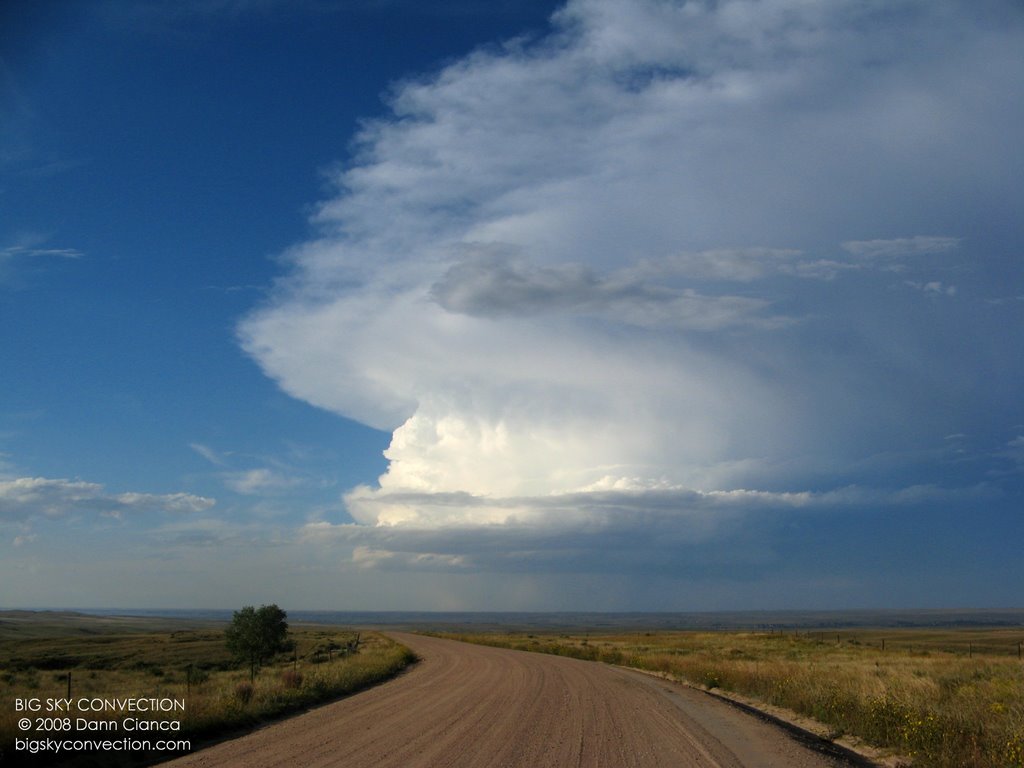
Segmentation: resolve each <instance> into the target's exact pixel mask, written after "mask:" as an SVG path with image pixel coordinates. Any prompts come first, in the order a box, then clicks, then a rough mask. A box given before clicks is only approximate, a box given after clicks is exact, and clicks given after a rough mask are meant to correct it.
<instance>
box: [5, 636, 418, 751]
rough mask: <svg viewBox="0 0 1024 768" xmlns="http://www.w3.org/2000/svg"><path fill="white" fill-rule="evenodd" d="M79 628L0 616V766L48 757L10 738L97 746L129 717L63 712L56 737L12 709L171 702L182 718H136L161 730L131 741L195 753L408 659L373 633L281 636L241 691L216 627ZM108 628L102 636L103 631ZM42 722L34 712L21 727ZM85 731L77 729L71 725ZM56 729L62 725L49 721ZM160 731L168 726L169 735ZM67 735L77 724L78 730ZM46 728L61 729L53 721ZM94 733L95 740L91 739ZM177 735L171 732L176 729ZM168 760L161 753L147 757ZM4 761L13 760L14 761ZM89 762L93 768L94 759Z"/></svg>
mask: <svg viewBox="0 0 1024 768" xmlns="http://www.w3.org/2000/svg"><path fill="white" fill-rule="evenodd" d="M91 621H92V619H91V618H87V619H84V620H83V621H82V622H78V621H76V620H75V618H74V617H71V618H67V617H61V618H60V619H59V620H55V621H50V622H49V626H47V621H46V619H45V618H44V619H43V620H41V621H36V622H31V621H29V622H27V623H22V625H19V626H15V624H17V622H4V621H3V618H2V617H0V755H3V756H5V758H6V759H4V758H0V762H2V763H3V764H4V765H13V764H18V762H19V761H20V762H21V763H23V764H26V765H42V764H47V765H51V764H55V762H56V761H54V760H53V757H52V755H51V756H49V758H50V759H49V760H47V759H46V758H45V756H37V757H36V758H32V757H28V756H26V755H25V754H24V753H17V752H15V751H14V749H13V747H14V741H15V739H16V738H21V739H31V738H45V737H46V736H50V737H55V736H56V737H60V738H69V739H82V738H94V739H95V738H99V739H109V738H118V737H123V736H125V735H128V734H126V733H125V732H124V728H123V725H124V719H125V718H126V717H131V716H132V713H125V712H113V713H112V712H85V713H83V712H80V711H77V708H76V711H74V712H73V713H71V717H70V724H71V726H72V727H71V729H70V730H68V731H67V732H65V731H63V730H59V731H57V732H54V731H52V730H51V731H50V732H49V733H45V734H44V733H36V732H35V731H34V729H32V730H28V731H25V730H22V729H20V728H19V725H18V721H19V720H20V719H22V718H24V717H25V716H26V714H27V713H25V712H17V711H16V710H15V706H14V702H15V700H16V699H32V698H34V699H39V700H41V701H44V702H45V701H46V699H48V698H67V696H68V675H69V674H70V676H71V682H70V685H71V698H72V699H73V700H75V701H78V700H80V699H82V698H85V699H87V700H93V699H100V700H111V699H132V698H138V699H141V698H156V699H169V700H173V701H181V702H183V704H184V711H183V712H182V711H177V712H175V711H171V712H165V713H159V712H157V713H146V714H145V715H142V716H140V715H138V714H137V713H135V714H134V716H135V717H137V718H139V719H145V720H147V721H149V720H158V721H168V726H167V727H169V728H175V730H170V731H160V732H148V733H138V732H136V733H133V734H130V735H131V736H133V737H137V738H152V739H158V738H174V739H188V740H191V742H192V745H193V749H194V748H195V747H196V746H198V745H200V744H201V743H206V742H209V741H213V740H216V739H218V738H223V737H224V736H225V735H229V734H232V733H235V732H238V731H240V730H244V729H247V728H250V727H253V726H255V725H257V724H260V723H263V722H267V721H270V720H273V719H277V718H280V717H282V716H285V715H287V714H290V713H292V712H295V711H298V710H301V709H305V708H307V707H310V706H313V705H316V704H320V703H324V702H327V701H330V700H333V699H337V698H340V697H342V696H345V695H348V694H351V693H355V692H357V691H359V690H362V689H365V688H368V687H370V686H372V685H375V684H377V683H379V682H383V681H384V680H387V679H389V678H391V677H393V676H395V675H396V674H398V673H399V672H400V671H401V670H403V669H404V668H405V667H407V666H408V665H409V664H410V663H412V662H413V661H415V655H414V654H413V653H412V652H411V651H410V650H409V649H407V648H405V647H404V646H401V645H399V644H397V643H395V642H393V641H392V640H390V639H388V638H386V637H384V636H383V635H380V634H377V633H372V632H371V633H366V632H363V633H360V634H359V635H358V637H359V642H358V646H357V647H356V649H355V650H352V651H349V650H348V649H349V648H350V647H351V646H352V645H353V640H355V638H356V633H355V632H353V631H351V630H348V629H345V628H338V627H322V626H306V627H298V628H294V627H293V629H292V631H291V632H290V637H291V638H292V639H293V640H294V642H295V650H294V651H292V652H289V653H286V654H281V655H279V656H278V657H277V658H275V659H274V660H273V661H272V662H270V663H269V664H267V665H265V666H264V667H263V668H262V670H261V671H260V673H259V674H258V675H257V676H256V678H255V680H253V681H252V682H250V679H249V670H248V668H247V667H246V668H240V667H237V666H236V664H235V662H234V661H233V660H232V659H231V658H230V656H229V655H228V653H227V651H226V649H225V647H224V633H223V629H222V628H221V627H220V626H216V625H206V626H201V627H190V628H186V629H179V630H174V631H167V629H166V628H163V631H160V632H150V631H146V625H145V623H144V622H137V623H129V624H128V625H127V626H121V625H114V626H113V627H109V626H108V627H99V628H98V627H96V626H87V627H86V631H84V632H83V631H82V629H83V625H88V624H89V623H90V622H91ZM110 630H113V631H110ZM44 716H52V715H49V713H46V712H40V713H34V714H31V715H30V719H31V720H32V721H33V722H35V721H36V720H37V718H41V717H44ZM80 718H81V719H82V720H85V721H88V722H87V723H80V721H79V719H80ZM57 719H63V717H62V716H60V715H58V717H57ZM171 721H177V722H178V725H177V726H174V725H172V724H171ZM79 725H86V727H85V728H84V729H80V728H79V727H78V726H79ZM50 726H51V728H52V727H54V726H55V727H56V728H58V729H63V725H62V724H60V723H52V722H51V723H50ZM99 729H103V730H99ZM178 729H180V730H178ZM139 757H140V756H138V755H134V756H131V757H130V756H128V755H124V756H116V755H102V756H100V755H93V756H91V757H90V756H87V755H80V756H78V758H77V759H76V760H75V761H73V762H74V763H75V764H82V765H85V764H97V765H111V766H114V765H128V764H138V762H139ZM157 757H160V758H162V759H169V758H170V757H172V755H171V754H168V753H163V754H161V755H158V756H157ZM15 758H16V759H15ZM94 758H100V759H98V760H94Z"/></svg>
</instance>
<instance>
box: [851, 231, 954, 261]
mask: <svg viewBox="0 0 1024 768" xmlns="http://www.w3.org/2000/svg"><path fill="white" fill-rule="evenodd" d="M959 245H960V238H956V237H926V236H923V235H917V236H915V237H900V238H895V239H892V240H850V241H848V242H845V243H843V249H844V250H846V251H848V252H849V253H851V254H853V255H854V256H857V257H859V258H864V259H880V258H884V259H891V258H899V257H903V256H930V255H936V254H942V253H949V252H950V251H952V250H954V249H956V248H957V246H959Z"/></svg>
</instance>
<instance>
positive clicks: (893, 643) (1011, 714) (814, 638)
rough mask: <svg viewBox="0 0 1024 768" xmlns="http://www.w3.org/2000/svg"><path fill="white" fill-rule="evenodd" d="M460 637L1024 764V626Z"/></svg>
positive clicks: (914, 754) (964, 761) (937, 751)
mask: <svg viewBox="0 0 1024 768" xmlns="http://www.w3.org/2000/svg"><path fill="white" fill-rule="evenodd" d="M449 636H451V637H456V638H457V639H461V640H467V641H470V642H476V643H483V644H487V645H495V646H501V647H506V648H517V649H521V650H527V651H536V652H542V653H554V654H560V655H565V656H572V657H576V658H581V659H589V660H593V661H601V662H606V663H611V664H620V665H625V666H630V667H635V668H638V669H643V670H648V671H651V672H657V673H661V674H665V675H667V676H670V677H672V678H675V679H678V680H683V681H686V682H688V683H690V684H693V685H697V686H701V687H704V688H707V689H720V690H723V691H731V692H735V693H739V694H743V695H745V696H747V697H750V698H753V699H755V700H757V701H760V702H764V703H767V704H771V705H773V706H778V707H783V708H786V709H789V710H791V711H794V712H796V713H798V714H801V715H804V716H807V717H811V718H814V719H815V720H817V721H819V722H821V723H823V724H825V725H827V726H828V728H829V729H830V735H831V736H832V737H833V738H839V737H840V736H843V735H852V736H856V737H859V738H861V739H863V740H864V741H866V742H868V743H869V744H873V745H875V746H877V747H880V748H882V749H884V750H887V751H889V752H890V753H892V754H899V755H904V756H909V757H910V758H911V759H912V761H913V765H915V766H920V767H921V768H1024V661H1021V660H1020V659H1019V658H1018V652H1019V648H1020V646H1019V645H1018V643H1020V642H1021V641H1024V630H1021V629H957V630H947V629H925V630H921V629H914V630H900V629H886V630H856V631H849V630H847V631H844V630H839V631H835V630H832V631H828V630H822V631H820V632H819V631H801V632H800V634H798V635H797V634H793V633H788V634H779V633H762V632H642V631H637V632H630V633H628V634H623V633H619V634H589V633H575V634H571V635H570V634H554V633H550V634H541V633H528V632H516V633H500V632H488V633H475V634H459V635H449ZM883 647H884V649H883Z"/></svg>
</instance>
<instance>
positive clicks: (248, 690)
mask: <svg viewBox="0 0 1024 768" xmlns="http://www.w3.org/2000/svg"><path fill="white" fill-rule="evenodd" d="M253 690H254V689H253V686H252V683H239V684H238V685H236V686H235V699H236V700H237V701H238V703H240V704H241V705H242V706H245V705H246V704H248V703H249V701H250V700H251V699H252V693H253Z"/></svg>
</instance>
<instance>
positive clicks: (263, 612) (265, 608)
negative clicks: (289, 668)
mask: <svg viewBox="0 0 1024 768" xmlns="http://www.w3.org/2000/svg"><path fill="white" fill-rule="evenodd" d="M287 617H288V614H286V613H285V612H284V611H282V610H281V609H280V608H278V607H277V606H276V605H261V606H260V607H259V608H258V609H256V608H253V607H252V606H251V605H247V606H245V607H244V608H243V609H242V610H240V611H235V613H234V616H233V617H232V619H231V626H229V627H228V628H227V631H226V632H225V635H226V636H227V644H228V650H229V651H231V653H232V654H234V655H235V657H237V658H238V659H241V660H244V661H247V662H248V663H249V679H250V680H254V679H255V678H256V670H257V668H259V667H260V666H261V665H262V664H263V662H264V660H265V659H267V658H269V657H271V656H273V655H274V654H275V653H277V652H278V651H283V650H285V649H286V648H287V641H288V622H287V621H285V619H286V618H287Z"/></svg>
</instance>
